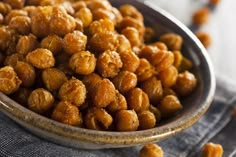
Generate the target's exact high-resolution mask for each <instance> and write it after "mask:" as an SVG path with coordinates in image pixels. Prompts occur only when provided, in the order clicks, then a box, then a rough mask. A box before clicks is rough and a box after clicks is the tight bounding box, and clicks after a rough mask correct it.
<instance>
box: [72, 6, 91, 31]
mask: <svg viewBox="0 0 236 157" xmlns="http://www.w3.org/2000/svg"><path fill="white" fill-rule="evenodd" d="M74 17H76V18H79V19H80V20H81V21H82V22H83V26H84V27H88V26H89V25H90V23H92V21H93V14H92V12H91V11H90V10H89V9H88V8H81V9H80V10H79V11H78V12H76V13H75V15H74Z"/></svg>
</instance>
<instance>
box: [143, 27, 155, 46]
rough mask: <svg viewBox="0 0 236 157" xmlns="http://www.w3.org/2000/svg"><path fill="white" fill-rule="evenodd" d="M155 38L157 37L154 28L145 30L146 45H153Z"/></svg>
mask: <svg viewBox="0 0 236 157" xmlns="http://www.w3.org/2000/svg"><path fill="white" fill-rule="evenodd" d="M154 36H155V31H154V29H153V28H151V27H146V28H145V33H144V37H143V38H144V42H145V43H146V44H149V43H151V42H152V41H153V39H154Z"/></svg>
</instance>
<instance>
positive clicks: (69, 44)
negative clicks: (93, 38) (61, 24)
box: [63, 31, 87, 55]
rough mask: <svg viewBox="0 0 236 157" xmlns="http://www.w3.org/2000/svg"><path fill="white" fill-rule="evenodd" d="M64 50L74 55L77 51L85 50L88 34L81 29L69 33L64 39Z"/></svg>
mask: <svg viewBox="0 0 236 157" xmlns="http://www.w3.org/2000/svg"><path fill="white" fill-rule="evenodd" d="M63 41H64V44H63V47H64V50H65V52H66V53H67V54H69V55H73V54H75V53H77V52H80V51H83V50H85V46H86V44H87V36H86V35H84V34H83V33H82V32H80V31H74V32H73V33H68V34H66V36H65V37H64V39H63Z"/></svg>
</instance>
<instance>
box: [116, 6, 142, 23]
mask: <svg viewBox="0 0 236 157" xmlns="http://www.w3.org/2000/svg"><path fill="white" fill-rule="evenodd" d="M119 11H120V13H121V14H122V16H123V17H126V16H129V17H132V18H134V19H138V20H139V21H141V22H143V15H142V14H141V13H140V12H139V11H138V10H137V8H135V7H134V6H132V5H130V4H125V5H122V6H121V7H119Z"/></svg>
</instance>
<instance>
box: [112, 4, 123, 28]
mask: <svg viewBox="0 0 236 157" xmlns="http://www.w3.org/2000/svg"><path fill="white" fill-rule="evenodd" d="M111 12H112V13H113V14H114V16H115V20H114V21H113V22H114V23H115V25H117V24H119V23H120V22H121V21H122V19H123V16H122V15H121V13H120V11H119V10H118V9H117V8H115V7H112V9H111Z"/></svg>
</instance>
